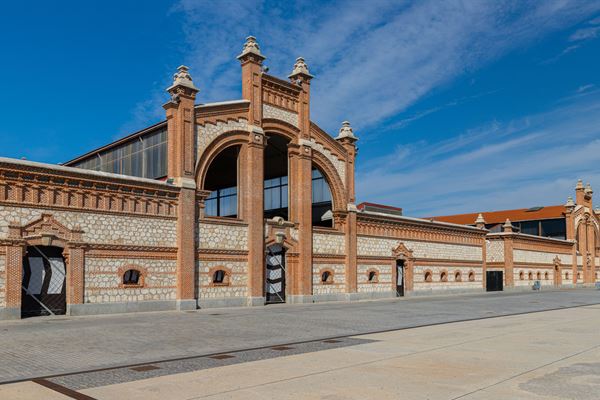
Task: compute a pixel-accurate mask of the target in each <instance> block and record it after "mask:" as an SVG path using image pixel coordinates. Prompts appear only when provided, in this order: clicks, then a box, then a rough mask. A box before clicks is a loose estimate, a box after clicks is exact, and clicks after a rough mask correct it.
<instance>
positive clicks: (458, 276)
mask: <svg viewBox="0 0 600 400" xmlns="http://www.w3.org/2000/svg"><path fill="white" fill-rule="evenodd" d="M454 281H455V282H462V274H461V273H460V271H456V272H455V273H454Z"/></svg>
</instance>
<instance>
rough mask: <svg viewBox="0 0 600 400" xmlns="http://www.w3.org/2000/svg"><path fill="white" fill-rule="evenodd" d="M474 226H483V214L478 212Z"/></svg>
mask: <svg viewBox="0 0 600 400" xmlns="http://www.w3.org/2000/svg"><path fill="white" fill-rule="evenodd" d="M475 226H476V227H478V228H485V218H483V214H481V213H479V215H478V216H477V219H475Z"/></svg>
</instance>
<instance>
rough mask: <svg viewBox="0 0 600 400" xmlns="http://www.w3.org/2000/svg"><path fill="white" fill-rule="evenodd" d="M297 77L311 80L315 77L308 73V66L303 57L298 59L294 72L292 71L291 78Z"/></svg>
mask: <svg viewBox="0 0 600 400" xmlns="http://www.w3.org/2000/svg"><path fill="white" fill-rule="evenodd" d="M296 75H304V76H307V77H309V78H312V77H313V76H312V75H311V74H310V72H308V65H306V62H304V58H302V57H298V58H297V59H296V63H295V64H294V70H293V71H292V73H291V75H290V76H289V77H290V78H292V77H294V76H296Z"/></svg>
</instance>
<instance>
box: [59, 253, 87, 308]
mask: <svg viewBox="0 0 600 400" xmlns="http://www.w3.org/2000/svg"><path fill="white" fill-rule="evenodd" d="M64 257H65V261H66V264H67V268H66V270H67V314H71V307H70V306H71V305H74V304H83V296H84V282H85V276H84V273H85V250H84V248H83V247H70V248H68V249H67V251H66V252H65V254H64Z"/></svg>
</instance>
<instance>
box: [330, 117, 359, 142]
mask: <svg viewBox="0 0 600 400" xmlns="http://www.w3.org/2000/svg"><path fill="white" fill-rule="evenodd" d="M341 139H349V140H351V141H353V142H356V141H357V140H358V138H357V137H356V136H354V131H353V130H352V127H351V126H350V122H348V121H344V122H342V127H341V128H340V132H339V133H338V135H337V137H336V138H335V140H341Z"/></svg>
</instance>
